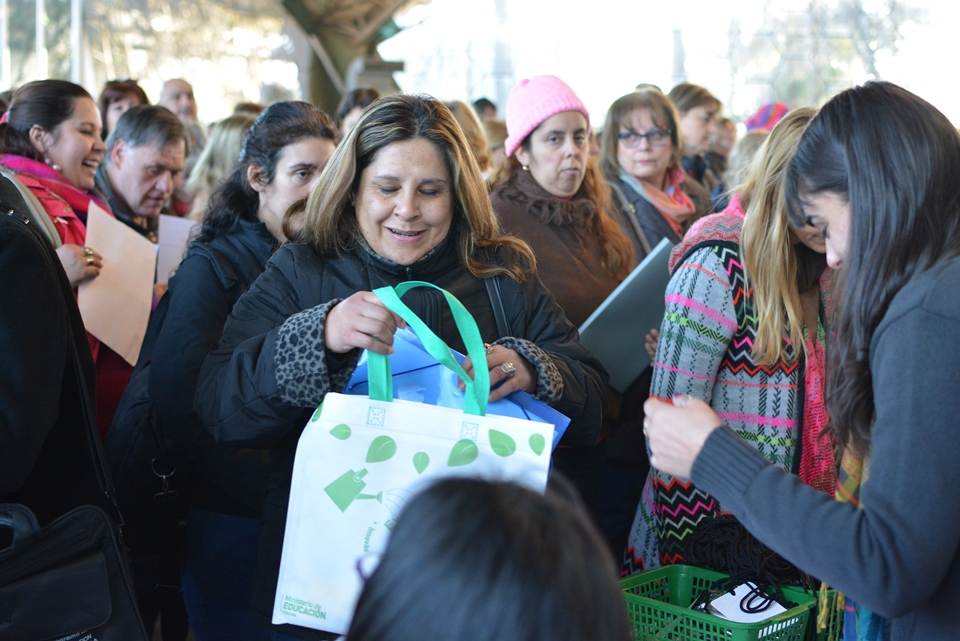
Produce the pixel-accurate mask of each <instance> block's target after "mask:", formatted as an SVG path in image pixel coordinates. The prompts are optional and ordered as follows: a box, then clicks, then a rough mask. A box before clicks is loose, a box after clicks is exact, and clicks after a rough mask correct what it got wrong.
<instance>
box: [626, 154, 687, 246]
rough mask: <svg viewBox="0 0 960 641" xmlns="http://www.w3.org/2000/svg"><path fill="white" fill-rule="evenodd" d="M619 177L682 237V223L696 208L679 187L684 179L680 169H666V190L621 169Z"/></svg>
mask: <svg viewBox="0 0 960 641" xmlns="http://www.w3.org/2000/svg"><path fill="white" fill-rule="evenodd" d="M620 178H621V179H622V180H623V181H624V182H626V183H627V184H628V185H630V186H631V187H633V189H634V191H636V192H637V193H639V194H640V195H641V196H643V197H644V199H645V200H646V201H647V202H649V203H650V204H651V205H653V206H654V207H655V208H656V209H657V211H658V212H660V215H661V216H663V218H664V219H665V220H666V221H667V222H668V223H669V224H670V227H671V228H673V231H675V232H676V233H677V236H679V237H681V238H683V233H684V230H683V225H684V223H686V222H687V221H689V220H690V219H691V218H692V217H694V216H695V215H696V213H697V208H696V205H694V204H693V201H692V200H691V199H690V197H689V196H687V194H686V193H685V192H684V191H683V189H681V188H680V185H682V184H683V181H684V180H685V175H684V172H683V170H682V169H680V168H679V167H674V168H673V169H670V170H668V171H667V189H666V191H664V190H661V189H657V188H656V187H653V186H651V185H650V184H648V183H643V182H640V181H639V180H637V179H636V178H634V177H633V176H630V175H628V174H627V173H626V172H623V171H621V172H620Z"/></svg>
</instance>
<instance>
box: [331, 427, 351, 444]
mask: <svg viewBox="0 0 960 641" xmlns="http://www.w3.org/2000/svg"><path fill="white" fill-rule="evenodd" d="M330 434H331V435H332V436H333V438H336V439H340V440H341V441H345V440H347V439H348V438H350V434H352V432H351V431H350V426H349V425H347V424H346V423H340V425H337V426H336V427H335V428H333V429H332V430H330Z"/></svg>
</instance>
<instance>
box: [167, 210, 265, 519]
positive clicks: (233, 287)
mask: <svg viewBox="0 0 960 641" xmlns="http://www.w3.org/2000/svg"><path fill="white" fill-rule="evenodd" d="M276 247H277V242H276V240H275V239H274V238H273V236H271V235H270V232H269V231H267V228H266V226H265V225H264V224H263V223H260V222H248V221H244V220H238V221H237V222H236V224H235V225H234V226H233V227H232V228H231V229H230V230H228V231H226V232H222V233H221V234H219V235H218V236H217V237H216V238H214V239H213V240H211V241H210V242H209V243H194V244H193V245H192V246H191V247H190V250H189V252H188V253H187V256H186V257H185V258H184V260H183V262H182V263H180V267H179V268H178V269H177V273H176V274H175V275H174V276H173V277H172V278H171V279H170V289H169V291H168V292H167V294H166V295H165V296H164V298H165V299H166V300H167V303H166V306H165V308H164V311H165V314H163V318H160V317H159V316H160V315H159V314H155V317H154V318H153V319H151V324H153V323H154V322H157V323H161V324H162V325H161V326H160V329H159V334H158V335H157V338H156V343H155V344H154V347H153V364H152V366H151V369H150V387H149V389H150V399H151V401H152V402H153V408H154V412H155V413H156V414H157V416H158V417H159V419H160V421H161V424H162V425H163V427H164V432H165V433H166V434H167V435H168V436H169V437H170V438H171V439H172V440H173V442H174V444H175V445H176V446H177V449H178V450H180V451H181V452H183V453H184V454H185V455H186V456H188V457H189V458H190V459H191V460H192V461H193V463H194V464H195V468H196V472H195V476H194V479H195V482H194V484H193V487H192V492H191V504H193V505H196V506H197V507H201V508H203V509H207V510H213V511H217V512H223V513H226V514H235V515H237V516H247V517H258V516H259V515H260V509H261V507H262V504H263V498H264V496H265V495H266V485H267V482H266V453H259V452H255V451H252V450H237V449H234V448H231V447H224V446H222V445H221V446H218V445H217V444H216V443H214V442H213V439H212V438H211V436H210V435H209V434H208V433H207V432H206V430H205V429H204V427H203V423H202V422H201V421H200V418H199V417H198V416H197V415H196V413H195V412H194V411H193V397H194V393H195V391H196V388H197V380H198V378H199V377H200V368H201V366H202V365H203V360H204V358H205V357H206V355H207V354H208V353H209V352H211V351H213V350H214V349H216V348H217V344H218V343H219V342H220V335H221V333H222V331H223V325H224V323H225V322H226V320H227V317H228V316H229V315H230V310H231V309H233V305H234V303H236V302H237V300H238V299H239V298H240V296H241V295H242V294H243V292H245V291H246V290H247V288H248V287H249V286H250V285H251V284H253V282H254V281H255V280H256V279H257V277H258V276H259V275H260V274H261V273H262V272H263V269H264V266H265V265H266V263H267V260H268V259H269V258H270V255H271V254H272V253H273V251H274V250H275V249H276Z"/></svg>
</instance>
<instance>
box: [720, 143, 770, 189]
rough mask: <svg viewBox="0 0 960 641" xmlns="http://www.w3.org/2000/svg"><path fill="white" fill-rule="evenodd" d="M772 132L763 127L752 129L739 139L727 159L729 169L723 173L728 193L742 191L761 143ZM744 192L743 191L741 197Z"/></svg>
mask: <svg viewBox="0 0 960 641" xmlns="http://www.w3.org/2000/svg"><path fill="white" fill-rule="evenodd" d="M769 135H770V132H769V131H767V130H765V129H763V130H757V131H750V132H747V133H746V134H744V136H743V138H741V139H740V140H738V141H737V144H736V145H734V146H733V149H732V150H731V151H730V157H729V158H728V159H727V170H726V171H725V172H724V173H723V181H724V182H725V183H726V186H727V193H728V194H730V195H732V194H734V193H737V192H742V187H743V183H744V182H745V181H746V179H747V172H748V171H749V170H750V165H751V164H752V163H753V159H754V157H755V156H756V155H757V152H758V151H760V145H762V144H763V141H764V140H766V139H767V136H769ZM742 196H743V194H742V193H741V198H742Z"/></svg>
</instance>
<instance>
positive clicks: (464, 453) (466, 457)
mask: <svg viewBox="0 0 960 641" xmlns="http://www.w3.org/2000/svg"><path fill="white" fill-rule="evenodd" d="M479 455H480V450H478V449H477V444H476V443H474V442H473V441H471V440H470V439H466V438H463V439H460V440H459V441H457V442H456V443H454V444H453V450H451V452H450V458H449V459H448V460H447V466H449V467H461V466H463V465H469V464H470V463H473V462H474V461H475V460H477V456H479Z"/></svg>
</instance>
